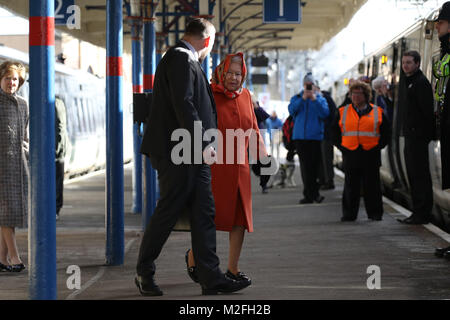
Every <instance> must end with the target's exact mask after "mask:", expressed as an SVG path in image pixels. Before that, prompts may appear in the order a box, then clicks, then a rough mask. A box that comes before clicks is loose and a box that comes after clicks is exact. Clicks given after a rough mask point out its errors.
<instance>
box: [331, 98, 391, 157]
mask: <svg viewBox="0 0 450 320" xmlns="http://www.w3.org/2000/svg"><path fill="white" fill-rule="evenodd" d="M370 105H371V106H372V110H371V111H370V112H369V113H368V114H365V115H363V116H361V117H359V115H358V113H357V112H356V110H355V109H354V108H353V107H352V105H351V104H348V105H346V106H345V107H343V108H340V109H339V114H340V120H339V126H340V127H341V133H342V143H341V145H342V146H343V147H345V148H347V149H349V150H356V149H358V146H359V145H361V146H362V147H363V149H364V150H370V149H372V148H374V147H376V146H377V145H378V142H379V140H380V125H381V122H382V121H383V109H382V108H380V107H377V106H375V105H373V104H370Z"/></svg>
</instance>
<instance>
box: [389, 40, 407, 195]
mask: <svg viewBox="0 0 450 320" xmlns="http://www.w3.org/2000/svg"><path fill="white" fill-rule="evenodd" d="M406 50H407V48H406V39H405V38H402V39H400V40H399V41H398V42H396V43H394V53H393V56H394V59H395V61H393V76H392V85H393V89H394V112H393V120H392V137H391V143H390V147H389V148H390V150H389V152H390V155H389V157H390V161H391V167H392V172H393V174H394V179H395V187H396V188H395V189H396V190H397V191H400V192H401V194H402V196H404V195H408V194H409V192H408V190H409V184H408V179H407V176H406V171H405V169H404V168H405V161H404V157H403V148H404V137H403V127H402V123H403V118H404V114H405V112H406V101H405V94H406V86H405V74H404V73H403V71H402V55H403V53H404V52H405V51H406ZM394 196H395V194H394ZM402 198H403V199H405V198H404V197H402ZM406 198H408V197H406ZM403 199H402V200H403ZM398 200H401V199H398Z"/></svg>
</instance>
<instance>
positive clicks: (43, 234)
mask: <svg viewBox="0 0 450 320" xmlns="http://www.w3.org/2000/svg"><path fill="white" fill-rule="evenodd" d="M29 5H30V19H29V23H30V35H29V45H30V54H29V55H30V96H29V101H30V169H31V170H30V176H31V186H30V193H31V208H30V219H29V222H30V225H29V230H30V232H29V234H28V243H29V265H30V270H29V297H30V299H45V300H50V299H56V298H57V286H56V188H55V131H54V130H53V129H54V127H55V89H54V83H55V65H54V61H55V19H54V11H55V9H54V0H30V2H29Z"/></svg>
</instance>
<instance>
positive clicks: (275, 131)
mask: <svg viewBox="0 0 450 320" xmlns="http://www.w3.org/2000/svg"><path fill="white" fill-rule="evenodd" d="M266 124H267V131H268V132H269V139H270V154H271V155H272V156H275V153H274V150H275V149H276V150H277V160H278V159H279V158H280V143H281V128H282V127H283V122H281V120H280V119H279V118H278V116H277V113H276V112H275V111H273V112H272V115H271V116H270V117H269V118H268V119H267V120H266Z"/></svg>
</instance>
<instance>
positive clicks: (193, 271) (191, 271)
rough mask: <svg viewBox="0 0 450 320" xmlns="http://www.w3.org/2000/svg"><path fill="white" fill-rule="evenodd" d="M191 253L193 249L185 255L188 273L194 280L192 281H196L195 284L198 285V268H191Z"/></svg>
mask: <svg viewBox="0 0 450 320" xmlns="http://www.w3.org/2000/svg"><path fill="white" fill-rule="evenodd" d="M189 251H191V249H189V250H188V251H186V255H185V260H186V268H187V273H188V275H189V277H190V278H191V279H192V281H194V282H195V283H198V274H197V267H196V266H193V267H189Z"/></svg>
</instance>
